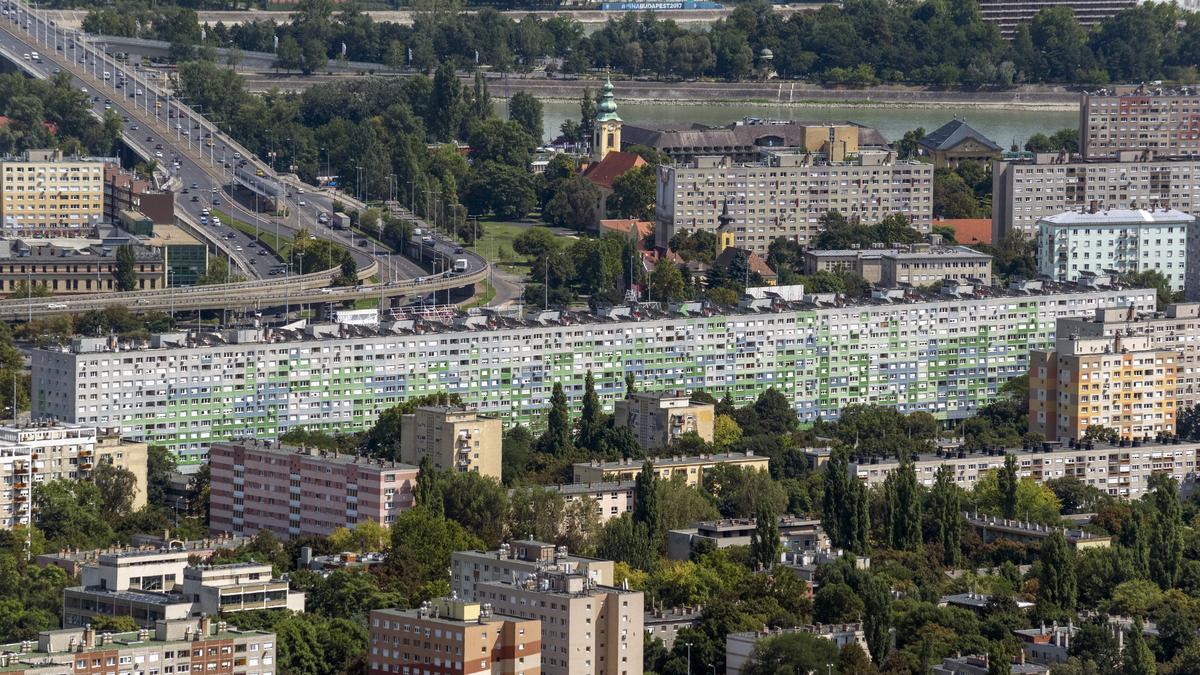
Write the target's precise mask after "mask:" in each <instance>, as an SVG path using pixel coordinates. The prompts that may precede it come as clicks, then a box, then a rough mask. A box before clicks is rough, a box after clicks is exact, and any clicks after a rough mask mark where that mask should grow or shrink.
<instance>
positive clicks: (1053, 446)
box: [850, 437, 1200, 468]
mask: <svg viewBox="0 0 1200 675" xmlns="http://www.w3.org/2000/svg"><path fill="white" fill-rule="evenodd" d="M1135 448H1140V449H1141V452H1163V451H1168V450H1196V449H1197V448H1200V441H1185V440H1182V439H1179V438H1175V437H1172V438H1170V439H1163V440H1162V441H1157V440H1155V441H1150V440H1138V441H1118V442H1117V443H1102V442H1094V441H1088V442H1087V443H1076V442H1075V441H1071V442H1069V443H1063V442H1061V441H1047V442H1043V443H1041V444H1040V445H1028V446H1026V447H1020V448H988V449H983V450H978V451H975V450H967V449H963V448H958V449H955V448H947V449H944V450H943V449H939V450H937V451H935V452H922V453H918V454H916V455H914V456H913V457H912V459H913V461H914V462H916V463H918V464H919V463H922V462H933V463H938V464H940V463H942V462H946V461H949V460H953V459H971V460H974V459H976V458H980V457H997V458H1000V459H1003V458H1004V456H1005V455H1016V456H1017V459H1024V458H1029V457H1036V456H1038V455H1045V454H1052V453H1068V454H1086V453H1088V452H1114V451H1117V452H1129V451H1130V450H1133V449H1135ZM850 463H851V464H855V465H859V466H863V465H872V466H874V465H878V466H879V467H881V468H890V467H897V466H899V465H900V460H899V459H897V458H895V457H881V456H878V455H851V457H850Z"/></svg>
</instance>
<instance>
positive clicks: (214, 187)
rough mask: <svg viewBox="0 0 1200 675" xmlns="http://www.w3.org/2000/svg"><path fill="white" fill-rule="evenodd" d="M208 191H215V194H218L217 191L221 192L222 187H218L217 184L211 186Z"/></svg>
mask: <svg viewBox="0 0 1200 675" xmlns="http://www.w3.org/2000/svg"><path fill="white" fill-rule="evenodd" d="M208 191H209V192H211V193H213V194H214V195H215V194H217V192H219V191H220V188H218V187H216V186H213V187H210V188H209V189H208Z"/></svg>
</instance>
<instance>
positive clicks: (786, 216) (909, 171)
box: [655, 148, 933, 256]
mask: <svg viewBox="0 0 1200 675" xmlns="http://www.w3.org/2000/svg"><path fill="white" fill-rule="evenodd" d="M655 193H656V200H655V204H656V207H655V210H656V219H657V221H658V225H657V228H656V244H657V245H658V246H659V247H663V248H665V247H666V246H667V244H668V242H670V240H671V237H673V236H675V233H676V232H680V231H692V230H704V231H708V232H713V233H716V231H717V227H718V226H719V225H720V223H719V218H718V215H719V214H720V213H721V210H722V206H723V205H724V204H726V203H728V206H729V215H730V216H731V217H732V218H733V222H732V224H731V227H732V231H733V236H734V245H736V246H738V247H739V248H745V249H749V250H751V251H754V252H755V253H758V254H759V255H763V256H765V255H766V254H767V248H768V247H769V246H770V245H771V242H772V241H774V240H775V239H777V238H779V237H784V238H786V239H790V240H793V241H797V242H799V243H801V244H808V243H810V242H811V241H812V240H813V239H814V238H815V237H816V236H817V234H818V233H819V232H820V229H821V227H820V223H819V220H820V218H821V216H822V215H824V214H825V213H826V212H827V211H831V210H835V211H838V212H840V213H841V214H842V215H844V216H846V217H847V218H857V219H859V220H861V221H863V222H865V223H876V222H879V221H881V220H883V219H884V218H885V217H887V216H888V215H891V214H893V213H900V214H904V215H906V216H908V217H909V218H910V219H911V220H912V225H913V227H915V228H916V229H918V230H920V231H921V232H928V231H929V229H930V226H931V222H932V219H933V165H932V164H927V163H923V162H916V161H906V160H897V159H896V158H895V155H894V154H893V153H892V151H891V150H890V149H887V148H862V149H859V150H858V152H857V154H854V155H848V156H847V157H846V158H845V159H842V160H837V161H830V160H828V159H826V158H825V156H824V155H819V154H812V153H805V152H796V151H791V150H787V151H764V154H763V160H762V161H759V162H754V163H735V162H733V161H732V160H730V159H729V157H728V156H705V157H697V158H696V159H695V160H694V161H692V162H691V163H689V164H678V165H674V166H667V165H663V166H660V167H659V169H658V178H657V181H656V187H655Z"/></svg>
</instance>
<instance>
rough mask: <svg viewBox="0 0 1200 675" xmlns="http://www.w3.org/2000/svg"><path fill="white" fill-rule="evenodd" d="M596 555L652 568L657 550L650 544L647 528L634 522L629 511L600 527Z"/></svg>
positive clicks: (656, 561) (636, 566)
mask: <svg viewBox="0 0 1200 675" xmlns="http://www.w3.org/2000/svg"><path fill="white" fill-rule="evenodd" d="M596 555H597V556H600V557H601V558H607V559H609V560H615V561H618V562H624V563H628V564H629V565H630V566H632V567H635V568H637V569H640V570H652V569H654V568H655V567H656V566H657V564H658V551H657V550H656V549H654V548H653V547H652V545H651V536H650V532H649V530H648V529H647V528H646V526H645V525H644V524H642V523H638V522H634V520H633V517H632V515H631V514H629V513H624V514H621V517H620V518H613V519H611V520H609V521H608V522H607V523H605V524H604V526H603V527H602V528H600V532H599V534H598V535H597V536H596Z"/></svg>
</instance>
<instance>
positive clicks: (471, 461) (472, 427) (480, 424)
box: [400, 406, 503, 480]
mask: <svg viewBox="0 0 1200 675" xmlns="http://www.w3.org/2000/svg"><path fill="white" fill-rule="evenodd" d="M502 434H503V428H502V427H501V424H500V418H498V417H488V416H486V415H480V414H478V413H476V412H475V411H474V410H471V409H469V408H464V407H459V406H423V407H420V408H417V409H416V411H414V412H413V413H412V414H409V415H404V416H403V417H402V418H401V422H400V461H401V462H404V463H405V464H412V465H413V466H420V465H421V460H422V459H423V458H424V457H426V456H428V457H429V458H430V460H431V461H432V462H433V466H434V468H437V469H440V470H443V471H457V472H466V471H474V472H475V473H478V474H483V475H484V476H491V477H492V478H495V479H496V480H500V463H501V456H500V455H501V449H500V445H501V440H502V439H501V436H502Z"/></svg>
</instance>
